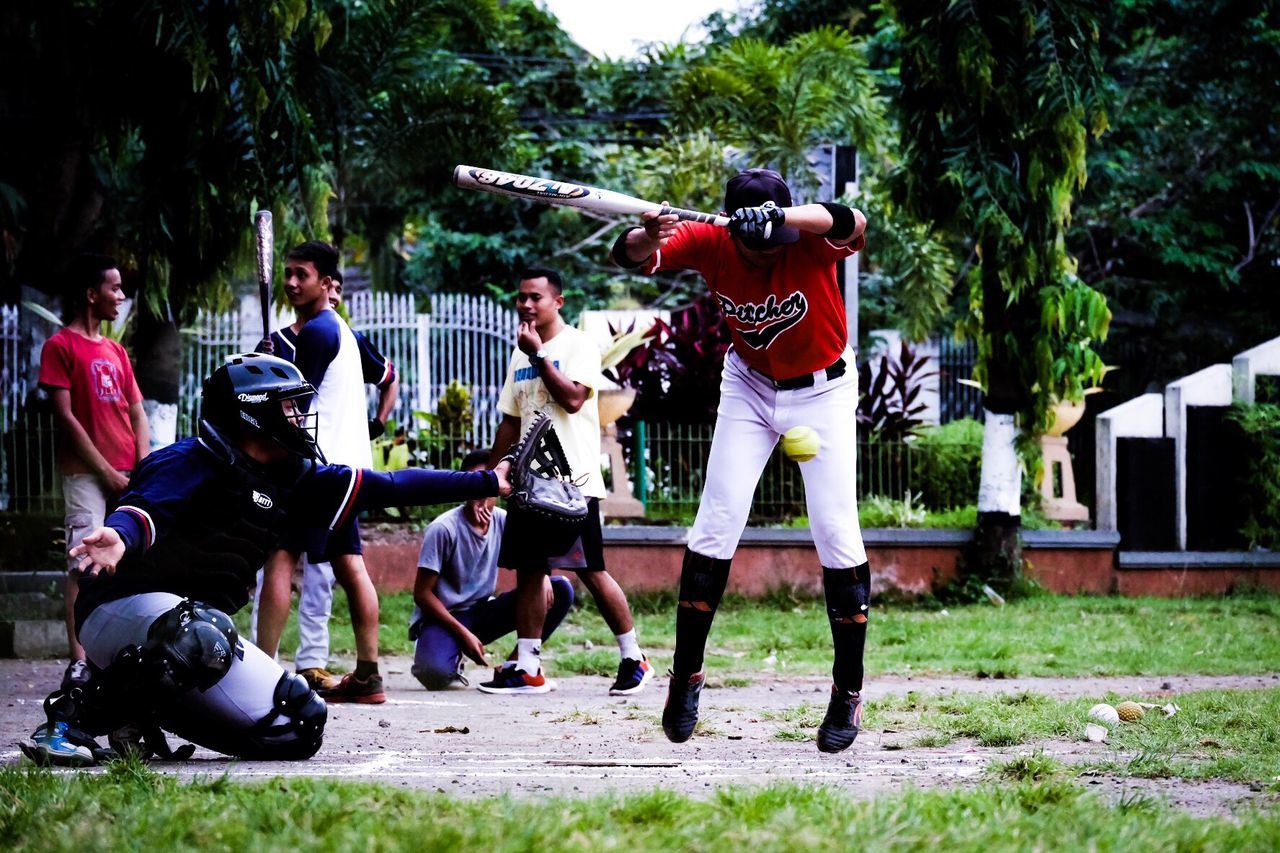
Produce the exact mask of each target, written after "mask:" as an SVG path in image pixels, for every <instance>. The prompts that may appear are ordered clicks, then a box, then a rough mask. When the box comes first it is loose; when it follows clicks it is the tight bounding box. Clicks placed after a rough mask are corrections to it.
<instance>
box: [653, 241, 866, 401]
mask: <svg viewBox="0 0 1280 853" xmlns="http://www.w3.org/2000/svg"><path fill="white" fill-rule="evenodd" d="M864 243H865V238H864V237H863V236H859V237H858V239H857V240H855V241H853V243H851V244H849V245H847V246H838V245H836V244H835V243H832V242H831V241H830V240H827V239H825V238H823V237H819V236H817V235H816V234H809V233H807V232H804V231H801V232H800V240H799V241H798V242H795V243H792V244H790V245H788V246H784V247H783V249H782V252H781V253H780V256H779V257H778V259H777V260H776V261H775V262H774V264H773V266H771V267H755V266H752V265H751V264H749V263H747V262H746V261H745V260H743V258H742V255H741V254H739V253H738V250H737V248H736V247H735V246H734V245H733V238H731V237H730V236H729V231H728V230H727V229H725V228H721V227H719V226H716V225H708V224H706V223H702V222H681V223H680V224H679V226H678V227H677V228H676V233H675V234H674V235H673V236H672V237H671V239H670V240H668V241H667V245H666V246H665V247H664V248H663V249H661V250H659V251H658V252H655V253H654V256H653V258H652V259H650V261H649V263H648V266H647V267H646V268H645V270H646V272H648V273H653V272H656V271H657V270H659V269H665V270H680V269H688V270H696V271H698V272H700V273H702V277H703V278H705V279H706V280H707V285H708V286H709V287H710V288H711V292H712V293H713V294H715V297H716V299H717V300H718V301H719V302H720V309H721V310H722V311H723V312H724V316H725V320H726V321H727V322H728V324H729V330H730V332H731V333H732V337H733V348H734V350H735V351H736V352H737V353H738V355H739V356H741V358H742V360H743V361H745V362H746V363H747V364H748V365H749V366H751V367H753V368H755V369H756V370H759V371H760V372H762V373H764V374H766V375H768V376H772V377H773V378H774V379H791V378H794V377H796V376H800V375H802V374H805V373H813V372H814V371H816V370H821V369H822V368H824V367H827V366H828V365H830V364H831V363H832V362H834V361H835V360H836V359H837V358H839V357H840V353H842V352H844V349H845V346H846V345H847V344H848V340H849V331H848V326H847V325H846V323H845V316H844V300H843V298H842V297H841V295H840V285H839V283H838V282H837V280H836V263H835V262H836V261H838V260H840V259H842V258H847V257H848V256H849V255H852V254H853V253H854V252H856V251H858V250H859V249H861V248H862V246H863V244H864Z"/></svg>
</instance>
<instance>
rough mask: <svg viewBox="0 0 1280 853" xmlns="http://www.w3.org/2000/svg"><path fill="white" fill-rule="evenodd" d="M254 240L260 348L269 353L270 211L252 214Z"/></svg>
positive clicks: (272, 243)
mask: <svg viewBox="0 0 1280 853" xmlns="http://www.w3.org/2000/svg"><path fill="white" fill-rule="evenodd" d="M253 235H254V242H255V243H256V244H257V248H258V297H259V299H260V300H261V301H262V348H263V349H264V350H266V352H267V353H271V352H272V350H273V349H274V347H272V345H271V273H272V270H273V268H274V267H275V244H276V238H275V232H274V231H273V229H272V221H271V211H269V210H259V211H258V212H257V213H255V214H254V215H253Z"/></svg>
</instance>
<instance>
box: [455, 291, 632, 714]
mask: <svg viewBox="0 0 1280 853" xmlns="http://www.w3.org/2000/svg"><path fill="white" fill-rule="evenodd" d="M562 290H563V285H562V283H561V279H560V274H559V273H557V272H556V271H555V270H550V269H545V268H541V267H534V268H532V269H528V270H525V272H524V273H522V274H521V276H520V288H519V292H518V293H517V295H516V311H517V313H518V314H519V318H520V326H519V329H518V330H517V337H516V348H515V350H514V351H513V352H512V354H511V363H510V364H509V365H508V367H507V379H506V382H505V383H504V384H503V386H502V393H501V395H500V397H499V399H498V409H499V410H500V411H501V412H502V423H501V424H500V425H499V426H498V432H497V434H496V435H495V436H494V440H493V449H492V451H491V452H490V455H489V464H490V466H491V467H492V466H493V465H495V464H497V462H498V461H499V460H500V459H501V458H502V455H503V454H504V453H506V452H507V450H508V449H509V448H510V447H511V446H512V445H513V444H515V442H516V441H518V440H519V438H520V436H521V435H522V434H523V433H524V431H525V429H527V428H528V427H529V425H530V424H531V423H532V422H533V419H534V417H535V416H536V415H537V414H538V413H540V412H541V413H545V414H546V415H547V416H548V417H550V418H551V422H552V425H553V426H554V428H555V431H556V435H557V436H558V437H559V439H560V443H561V444H562V445H563V446H564V451H565V456H566V457H567V458H568V460H569V467H570V468H571V470H572V472H573V477H574V480H575V482H577V483H579V485H580V486H581V488H582V494H583V495H584V496H585V497H586V498H587V500H588V505H589V511H588V513H587V518H586V521H584V522H583V524H582V527H581V529H580V530H579V531H578V537H577V539H576V541H573V542H568V543H566V542H553V541H551V540H550V539H548V537H547V535H546V531H545V529H544V525H542V524H540V523H539V522H538V521H537V520H536V519H530V518H528V517H527V516H525V515H522V514H520V513H516V512H509V513H508V515H507V524H506V529H505V530H504V531H503V536H502V549H501V551H500V553H499V556H498V565H500V566H502V567H503V568H507V569H514V570H515V572H516V596H517V598H516V659H515V660H514V661H508V662H507V665H505V666H503V667H502V668H500V669H499V670H498V671H497V672H496V673H495V676H494V679H493V680H492V681H487V682H484V683H483V684H481V685H480V689H481V690H483V691H484V692H486V693H545V692H547V691H548V690H550V689H551V684H550V682H549V681H548V680H547V678H546V677H545V676H544V675H543V673H542V659H541V652H542V648H541V647H542V640H541V637H542V633H543V621H544V620H545V618H546V615H547V600H546V595H545V592H544V589H545V587H544V584H545V582H546V581H545V577H546V575H547V574H548V573H549V572H550V571H552V570H553V569H565V570H571V571H574V572H577V574H578V580H579V581H580V582H581V583H582V585H583V586H584V587H586V589H587V591H588V592H590V593H591V597H592V598H593V599H594V600H595V603H596V607H597V608H599V610H600V614H601V615H602V616H603V617H604V620H605V622H606V623H607V624H608V625H609V629H610V630H611V631H613V634H614V637H615V638H616V639H617V642H618V653H619V657H620V661H619V664H618V677H617V679H616V680H615V681H614V684H613V686H612V687H611V688H610V689H609V693H610V695H613V696H626V695H630V694H632V693H637V692H639V691H640V690H642V689H644V686H645V684H647V683H648V682H649V680H650V679H651V678H652V676H653V669H652V667H651V666H650V665H649V660H648V658H647V657H646V656H645V654H644V652H643V651H642V650H641V648H640V644H639V642H638V641H637V639H636V631H635V623H634V622H633V621H632V618H631V608H630V606H629V605H628V604H627V596H626V593H624V592H623V591H622V587H620V586H619V585H618V582H617V581H616V580H614V579H613V576H612V575H610V574H609V572H608V571H607V570H606V569H605V565H604V537H603V534H602V532H601V528H600V499H601V498H603V497H604V496H605V488H604V478H603V477H602V476H601V474H600V411H599V406H598V402H597V400H596V390H597V389H598V388H599V387H600V383H601V381H602V377H601V374H600V351H599V349H597V347H596V344H595V342H594V341H593V340H592V339H591V338H590V337H589V336H588V335H587V334H586V333H584V332H582V331H580V330H578V329H575V328H573V327H572V326H569V325H568V324H566V323H565V322H564V320H563V318H561V316H560V309H561V308H563V307H564V296H563V293H562Z"/></svg>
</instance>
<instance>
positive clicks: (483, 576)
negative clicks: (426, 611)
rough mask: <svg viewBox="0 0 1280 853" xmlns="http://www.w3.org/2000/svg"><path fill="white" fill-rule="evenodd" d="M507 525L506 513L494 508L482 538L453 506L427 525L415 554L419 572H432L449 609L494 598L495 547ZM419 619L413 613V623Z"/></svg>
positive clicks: (438, 594)
mask: <svg viewBox="0 0 1280 853" xmlns="http://www.w3.org/2000/svg"><path fill="white" fill-rule="evenodd" d="M506 523H507V511H506V510H505V509H503V508H502V507H494V508H493V518H492V519H491V520H490V522H489V530H488V531H487V532H486V533H485V534H484V535H483V536H481V535H480V534H478V533H476V532H475V530H473V529H472V527H471V523H470V522H469V521H467V517H466V516H465V515H463V513H462V507H460V506H456V507H454V508H453V509H451V510H449V511H448V512H445V513H442V514H441V515H439V516H437V518H436V519H435V521H432V522H431V524H430V525H428V526H427V532H426V533H425V534H424V535H423V537H422V550H421V551H419V552H418V571H427V572H434V573H436V574H438V575H439V576H440V579H439V580H438V581H436V597H437V598H439V599H440V602H441V603H442V604H444V606H445V607H446V608H448V609H449V610H465V609H466V608H468V607H471V606H472V605H474V604H477V603H479V602H481V601H484V600H485V599H486V598H488V597H489V596H491V595H493V590H494V588H495V587H496V586H497V585H498V546H499V545H501V543H502V530H503V528H504V527H505V526H506ZM421 618H422V613H421V612H420V610H419V609H418V608H416V607H415V608H414V610H413V622H412V623H410V624H417V622H418V620H420V619H421Z"/></svg>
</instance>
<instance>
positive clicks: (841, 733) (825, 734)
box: [818, 684, 862, 752]
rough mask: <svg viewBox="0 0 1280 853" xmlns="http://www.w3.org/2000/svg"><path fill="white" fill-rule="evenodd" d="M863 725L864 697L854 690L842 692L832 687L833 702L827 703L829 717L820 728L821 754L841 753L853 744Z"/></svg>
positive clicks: (824, 718) (823, 719) (823, 720)
mask: <svg viewBox="0 0 1280 853" xmlns="http://www.w3.org/2000/svg"><path fill="white" fill-rule="evenodd" d="M860 725H862V696H861V694H859V693H857V692H856V691H853V690H841V689H840V688H839V687H836V686H835V685H834V684H833V685H831V701H830V702H829V703H827V715H826V716H825V717H823V718H822V725H820V726H818V749H819V751H821V752H840V751H841V750H845V749H848V748H849V747H850V746H851V745H852V744H853V739H854V738H856V737H857V736H858V727H859V726H860Z"/></svg>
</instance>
